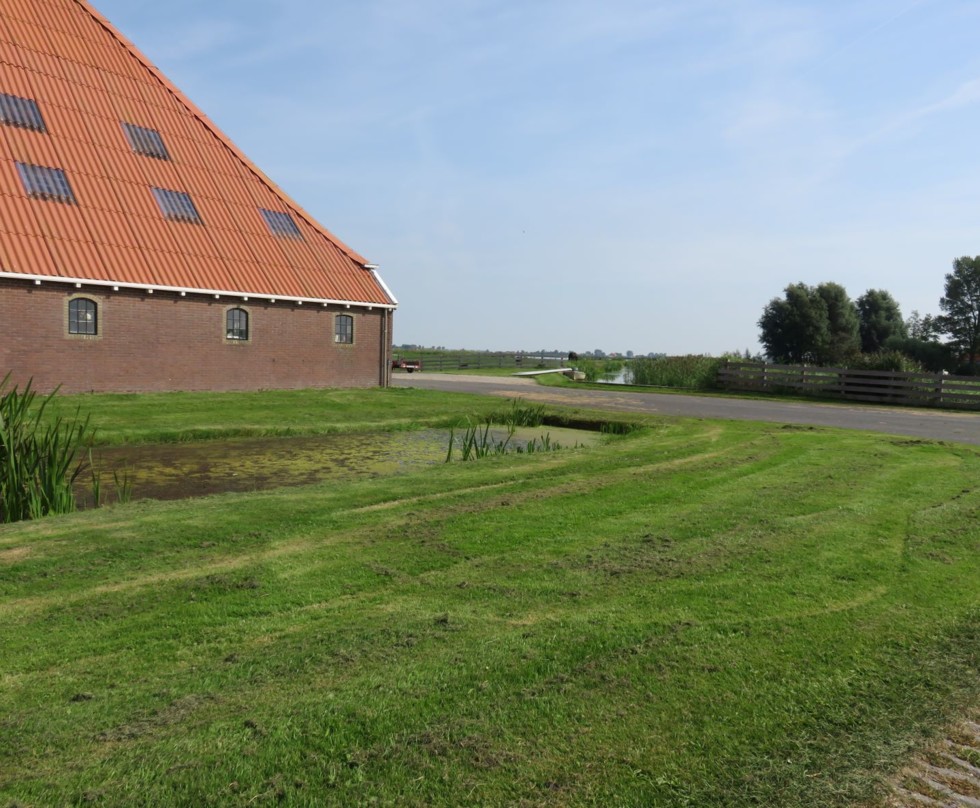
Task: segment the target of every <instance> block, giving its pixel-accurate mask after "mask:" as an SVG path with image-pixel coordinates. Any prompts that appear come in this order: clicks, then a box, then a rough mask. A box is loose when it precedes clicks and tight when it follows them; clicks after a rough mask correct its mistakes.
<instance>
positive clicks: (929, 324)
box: [905, 309, 941, 340]
mask: <svg viewBox="0 0 980 808" xmlns="http://www.w3.org/2000/svg"><path fill="white" fill-rule="evenodd" d="M905 328H906V329H907V330H908V332H909V338H910V339H918V340H935V339H936V338H937V337H938V336H939V332H940V330H941V329H940V326H939V323H937V322H936V318H935V317H933V316H932V315H931V314H927V315H926V316H925V317H923V316H922V315H921V314H919V311H918V309H912V313H911V314H910V315H909V317H908V319H907V320H906V321H905Z"/></svg>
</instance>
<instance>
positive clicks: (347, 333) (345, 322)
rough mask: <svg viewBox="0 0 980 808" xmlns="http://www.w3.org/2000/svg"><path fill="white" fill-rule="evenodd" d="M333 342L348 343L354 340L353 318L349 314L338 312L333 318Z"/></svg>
mask: <svg viewBox="0 0 980 808" xmlns="http://www.w3.org/2000/svg"><path fill="white" fill-rule="evenodd" d="M333 328H334V332H333V333H334V336H333V341H334V342H343V343H346V344H348V345H350V344H352V343H353V342H354V318H353V317H351V316H350V315H349V314H338V315H337V316H336V318H334V323H333Z"/></svg>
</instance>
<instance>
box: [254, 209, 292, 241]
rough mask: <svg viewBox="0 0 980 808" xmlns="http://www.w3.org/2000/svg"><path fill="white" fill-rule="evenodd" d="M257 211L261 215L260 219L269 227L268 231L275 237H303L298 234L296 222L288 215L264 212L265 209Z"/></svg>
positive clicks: (273, 211)
mask: <svg viewBox="0 0 980 808" xmlns="http://www.w3.org/2000/svg"><path fill="white" fill-rule="evenodd" d="M259 211H260V212H261V214H262V218H263V219H265V223H266V224H267V225H268V226H269V229H270V230H271V231H272V232H273V233H275V234H276V235H277V236H291V237H293V238H302V237H303V235H302V233H300V232H299V228H298V227H297V226H296V222H294V221H293V217H292V216H290V215H289V214H288V213H280V212H279V211H275V210H266V209H265V208H259Z"/></svg>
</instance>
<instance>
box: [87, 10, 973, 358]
mask: <svg viewBox="0 0 980 808" xmlns="http://www.w3.org/2000/svg"><path fill="white" fill-rule="evenodd" d="M95 5H96V6H97V8H98V9H99V10H100V11H101V12H102V13H103V14H105V15H106V16H107V17H108V18H109V19H110V20H111V21H112V22H113V23H114V24H115V25H116V26H117V27H118V28H119V29H120V30H121V31H122V32H123V33H124V34H125V35H126V36H128V37H129V38H130V39H132V40H133V41H134V42H135V43H136V45H137V46H138V47H139V48H140V49H141V50H142V51H143V52H144V53H145V54H146V55H147V56H148V57H149V58H150V59H151V60H152V61H153V62H155V63H156V64H157V65H158V66H159V67H160V68H161V69H162V70H163V71H164V72H165V73H166V74H167V75H168V76H169V77H170V78H171V79H172V80H173V81H174V82H175V83H176V84H177V85H178V86H179V87H180V88H181V89H182V90H183V91H184V92H185V93H186V94H187V95H188V96H189V97H190V98H191V99H192V100H194V101H195V102H196V103H197V104H198V105H199V106H201V107H202V108H203V109H204V110H205V112H207V113H208V115H209V116H210V117H211V118H212V120H214V121H215V123H217V125H218V126H219V127H221V128H222V129H223V130H224V131H225V132H226V133H227V134H228V135H229V136H230V137H231V138H232V139H233V140H234V141H235V142H236V143H237V144H238V145H239V147H240V148H241V149H242V150H243V151H244V152H245V153H246V154H248V155H249V156H250V157H251V158H252V159H253V160H254V161H255V162H256V163H257V164H258V165H259V166H260V167H261V168H262V169H263V170H264V171H265V172H266V173H267V174H268V175H269V176H270V177H272V179H274V180H275V181H276V182H277V183H278V184H279V185H280V186H282V188H283V189H284V190H285V191H286V192H287V193H289V194H290V195H291V196H292V197H293V198H294V199H295V200H296V201H297V202H298V203H299V204H301V205H302V206H304V207H305V208H306V209H307V210H308V211H310V213H312V214H313V215H314V216H315V217H317V218H318V219H319V220H320V221H321V222H322V223H323V224H324V225H325V226H326V227H327V228H329V229H330V230H332V231H333V232H334V233H335V234H336V235H337V236H339V237H340V238H341V239H343V240H344V241H346V242H347V243H349V244H350V245H351V246H352V247H354V248H355V249H356V250H358V251H359V252H361V253H362V254H364V255H365V256H367V257H368V258H369V259H370V260H372V261H374V262H376V263H378V264H380V266H381V272H382V275H383V276H384V278H385V280H386V281H387V282H388V285H389V286H390V287H391V288H392V290H393V291H394V293H395V294H396V296H397V297H398V299H399V302H400V307H399V311H398V313H397V314H396V317H395V342H396V343H404V342H414V343H420V344H424V345H445V346H447V347H466V348H477V349H482V348H486V349H494V350H510V349H514V348H527V349H531V350H536V349H538V348H548V349H552V348H559V349H562V350H570V349H571V350H578V351H583V350H591V349H595V348H601V349H603V350H605V351H607V352H608V351H626V350H633V351H636V352H637V353H646V352H648V351H662V352H666V353H672V354H676V353H713V354H716V355H717V354H720V353H722V352H724V351H728V350H736V349H744V348H749V349H751V350H753V351H755V350H756V349H757V348H758V327H757V325H756V323H757V320H758V318H759V315H760V314H761V312H762V308H763V306H764V305H765V304H766V303H767V302H768V301H769V300H770V299H771V298H773V297H776V296H778V295H780V294H781V292H782V290H783V288H784V287H785V286H786V285H787V284H789V283H793V282H798V281H802V282H805V283H811V284H816V283H820V282H822V281H835V282H837V283H841V284H843V285H844V286H845V287H846V288H847V290H848V291H849V292H850V294H851V297H852V298H856V297H858V296H859V295H861V294H862V293H863V292H865V291H866V290H867V289H869V288H881V289H887V290H888V291H890V292H891V293H892V294H893V295H894V296H895V298H896V299H897V300H898V301H899V303H900V304H901V306H902V310H903V313H905V314H906V315H908V313H909V312H910V311H911V310H912V309H918V310H919V311H920V312H921V313H923V314H925V313H927V312H931V313H937V312H938V300H939V297H940V296H941V295H942V291H943V277H944V275H945V274H946V273H947V272H949V271H950V269H951V262H952V260H953V258H955V257H956V256H960V255H974V254H978V253H980V196H978V192H977V189H978V188H980V160H978V159H977V158H978V147H977V137H978V134H977V133H978V132H980V49H978V48H977V47H976V42H975V40H976V33H977V32H978V31H980V4H978V3H976V2H973V1H972V0H918V2H913V1H912V0H908V1H906V0H887V1H886V0H847V2H843V0H800V1H799V2H793V1H792V0H660V1H659V2H658V0H605V2H603V3H596V2H584V1H583V0H522V1H521V2H517V1H516V0H506V1H504V0H498V2H483V0H453V2H449V1H448V0H414V1H413V2H405V0H356V2H355V1H354V0H332V1H331V2H323V1H322V0H276V1H275V2H268V0H265V2H255V1H253V0H209V2H207V3H200V2H199V0H171V1H170V2H168V3H165V4H161V3H159V2H156V0H96V2H95Z"/></svg>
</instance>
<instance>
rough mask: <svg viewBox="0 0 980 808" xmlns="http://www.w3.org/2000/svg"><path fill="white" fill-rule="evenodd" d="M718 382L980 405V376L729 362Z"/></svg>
mask: <svg viewBox="0 0 980 808" xmlns="http://www.w3.org/2000/svg"><path fill="white" fill-rule="evenodd" d="M718 384H719V386H720V387H722V388H723V389H725V390H759V391H765V392H769V393H779V392H785V393H799V394H802V395H808V396H809V395H813V396H833V397H835V398H845V399H853V400H857V401H877V402H879V403H887V404H912V405H917V406H932V407H949V408H957V409H980V377H978V376H947V375H944V374H942V373H897V372H892V371H886V370H848V369H846V368H823V367H807V366H805V365H764V364H760V363H757V362H733V361H727V362H725V363H724V364H723V365H722V366H721V367H720V368H719V369H718Z"/></svg>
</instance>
